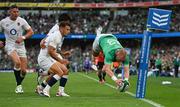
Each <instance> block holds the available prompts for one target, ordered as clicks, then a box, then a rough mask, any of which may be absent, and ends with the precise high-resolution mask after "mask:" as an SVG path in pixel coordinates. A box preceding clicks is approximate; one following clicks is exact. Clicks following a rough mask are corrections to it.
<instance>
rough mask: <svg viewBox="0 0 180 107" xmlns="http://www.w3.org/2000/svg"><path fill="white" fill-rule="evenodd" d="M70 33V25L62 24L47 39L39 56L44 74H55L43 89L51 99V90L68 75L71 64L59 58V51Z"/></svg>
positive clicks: (39, 62)
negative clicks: (67, 65) (65, 37)
mask: <svg viewBox="0 0 180 107" xmlns="http://www.w3.org/2000/svg"><path fill="white" fill-rule="evenodd" d="M69 33H70V24H69V23H68V22H61V23H60V24H59V30H58V31H54V32H52V33H50V34H49V35H48V37H47V38H46V39H45V48H41V50H40V53H39V56H38V64H39V65H40V67H41V68H43V69H44V71H43V72H48V73H50V74H53V76H52V77H51V78H50V80H49V81H48V82H47V85H46V87H45V88H44V89H43V94H44V95H45V96H47V97H50V95H49V90H50V88H51V87H52V86H53V85H54V84H55V83H56V82H57V81H58V80H59V79H60V78H61V77H62V76H63V75H67V74H68V69H67V67H66V66H65V65H66V64H68V63H69V61H68V60H66V59H61V58H59V57H58V55H59V54H58V53H57V49H58V47H59V45H61V44H62V43H61V40H62V38H63V37H64V36H66V35H67V34H69Z"/></svg>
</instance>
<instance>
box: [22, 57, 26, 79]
mask: <svg viewBox="0 0 180 107" xmlns="http://www.w3.org/2000/svg"><path fill="white" fill-rule="evenodd" d="M20 61H21V73H20V77H21V82H22V81H23V80H24V78H25V76H26V70H27V57H20Z"/></svg>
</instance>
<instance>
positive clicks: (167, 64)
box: [0, 0, 180, 77]
mask: <svg viewBox="0 0 180 107" xmlns="http://www.w3.org/2000/svg"><path fill="white" fill-rule="evenodd" d="M13 4H16V5H17V6H18V7H19V9H20V16H21V17H23V18H25V19H26V21H27V22H28V23H29V24H30V26H31V27H32V29H33V30H34V32H35V34H34V35H33V37H32V38H31V39H28V40H26V49H27V56H28V68H29V69H30V70H33V71H36V70H37V68H38V64H37V56H38V54H39V51H40V47H39V43H40V41H41V39H42V38H44V37H45V36H46V34H47V32H48V31H49V30H50V29H51V28H52V26H53V25H55V24H56V23H58V19H59V15H60V14H62V13H67V14H69V15H70V16H71V18H72V21H71V27H72V28H71V34H70V35H69V36H68V37H67V38H66V39H65V41H64V44H63V48H62V50H63V51H66V50H72V56H71V57H69V58H68V59H69V60H70V61H71V64H70V71H71V72H79V71H84V67H83V62H84V61H85V60H87V59H88V60H89V61H90V63H91V64H93V63H94V62H93V58H92V53H91V48H92V43H93V40H94V38H95V30H96V29H97V28H98V27H99V26H103V28H104V30H103V33H112V34H115V35H116V36H117V38H118V40H119V41H120V43H121V44H122V45H123V47H125V48H126V49H127V50H128V53H129V54H130V64H131V65H130V73H131V74H132V75H136V74H137V71H138V67H139V53H140V49H141V42H142V36H143V31H144V30H146V21H147V15H148V9H149V8H161V9H167V10H172V22H171V29H170V32H155V34H153V39H152V44H151V55H150V61H149V62H150V63H149V72H151V71H155V72H153V73H152V75H154V76H172V77H177V75H175V74H174V72H175V70H176V69H175V67H176V68H177V66H178V68H179V64H180V59H179V58H180V0H0V20H1V19H3V18H5V17H6V16H8V8H9V6H11V5H13ZM0 39H1V40H2V41H4V40H5V37H4V35H3V34H0ZM12 68H13V65H12V62H11V61H10V60H9V58H8V56H7V54H6V53H5V51H4V50H3V49H2V50H0V69H1V70H0V71H8V70H11V69H12ZM119 68H120V69H121V67H119ZM178 72H179V71H178ZM150 75H151V73H150Z"/></svg>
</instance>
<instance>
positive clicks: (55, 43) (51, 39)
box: [39, 30, 63, 56]
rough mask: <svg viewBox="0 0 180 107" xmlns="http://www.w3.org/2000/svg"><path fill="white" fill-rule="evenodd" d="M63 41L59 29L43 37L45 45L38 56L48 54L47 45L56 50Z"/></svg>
mask: <svg viewBox="0 0 180 107" xmlns="http://www.w3.org/2000/svg"><path fill="white" fill-rule="evenodd" d="M62 43H63V36H62V35H61V33H60V31H59V30H58V31H54V32H52V33H50V34H49V35H48V37H47V38H46V39H45V46H46V48H44V49H41V50H40V54H39V55H40V56H50V55H49V54H48V46H49V45H50V46H52V47H54V48H56V50H57V49H58V48H59V46H61V45H62Z"/></svg>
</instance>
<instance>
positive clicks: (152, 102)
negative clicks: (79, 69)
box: [78, 73, 164, 107]
mask: <svg viewBox="0 0 180 107" xmlns="http://www.w3.org/2000/svg"><path fill="white" fill-rule="evenodd" d="M78 74H79V75H81V76H83V77H86V78H88V79H91V80H94V81H96V82H99V81H98V80H97V79H95V78H93V77H90V76H88V75H85V74H81V73H78ZM105 85H106V86H109V87H111V88H113V89H116V87H115V86H113V85H111V84H108V83H105ZM125 93H127V94H129V95H131V96H133V97H135V94H133V93H131V92H129V91H126V92H125ZM139 100H142V101H144V102H146V103H149V104H151V105H153V106H154V107H164V106H163V105H161V104H159V103H156V102H154V101H152V100H149V99H145V98H144V99H139Z"/></svg>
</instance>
